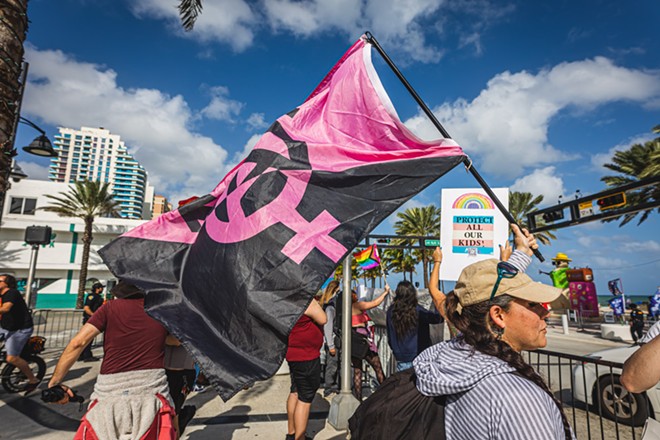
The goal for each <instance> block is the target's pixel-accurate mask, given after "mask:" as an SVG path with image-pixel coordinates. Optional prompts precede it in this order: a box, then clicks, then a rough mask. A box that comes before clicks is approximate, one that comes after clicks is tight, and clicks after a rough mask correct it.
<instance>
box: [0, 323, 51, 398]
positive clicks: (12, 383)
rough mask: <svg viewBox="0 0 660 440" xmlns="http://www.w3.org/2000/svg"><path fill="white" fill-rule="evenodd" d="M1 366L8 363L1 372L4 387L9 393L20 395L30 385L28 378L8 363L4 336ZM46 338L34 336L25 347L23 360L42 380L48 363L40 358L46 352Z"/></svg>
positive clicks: (0, 354)
mask: <svg viewBox="0 0 660 440" xmlns="http://www.w3.org/2000/svg"><path fill="white" fill-rule="evenodd" d="M0 344H2V347H1V348H0V365H2V364H3V363H6V365H5V366H4V367H3V368H2V371H1V372H0V377H1V380H0V381H1V382H2V387H3V388H4V389H5V390H6V391H7V392H8V393H18V392H21V391H23V390H24V389H25V387H26V386H27V384H28V380H27V377H25V374H23V373H22V372H21V370H19V369H18V367H16V366H15V365H12V364H10V363H7V352H6V351H5V342H4V336H2V335H0ZM45 345H46V338H44V337H42V336H32V337H31V338H30V339H29V340H28V341H27V342H26V343H25V347H23V351H22V352H21V358H23V359H25V361H26V362H27V363H28V365H29V367H30V369H31V370H32V372H33V373H34V375H35V376H36V377H37V379H39V380H42V379H43V378H44V375H45V374H46V362H45V361H44V360H43V359H42V358H41V357H40V356H39V353H41V352H42V351H44V347H45Z"/></svg>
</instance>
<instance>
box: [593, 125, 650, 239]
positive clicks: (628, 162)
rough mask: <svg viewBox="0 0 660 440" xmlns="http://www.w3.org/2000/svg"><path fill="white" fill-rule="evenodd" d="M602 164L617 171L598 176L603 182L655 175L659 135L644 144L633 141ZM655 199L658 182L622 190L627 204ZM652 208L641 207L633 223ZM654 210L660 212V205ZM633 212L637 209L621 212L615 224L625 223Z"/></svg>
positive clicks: (614, 183) (617, 182) (613, 183)
mask: <svg viewBox="0 0 660 440" xmlns="http://www.w3.org/2000/svg"><path fill="white" fill-rule="evenodd" d="M656 128H658V127H656ZM654 130H655V128H654ZM604 166H605V168H607V169H609V170H612V171H614V172H617V173H619V174H618V175H616V176H605V177H603V178H601V179H600V180H602V181H603V182H605V183H606V184H607V186H613V187H616V186H621V185H625V184H626V183H632V182H636V181H638V180H640V179H644V178H646V177H652V176H657V175H658V174H660V137H659V138H655V139H653V140H651V141H648V142H645V143H644V145H641V144H634V145H632V146H631V147H630V148H629V149H627V150H625V151H617V152H615V153H614V156H613V157H612V163H606V164H605V165H604ZM659 200H660V185H649V186H645V187H643V188H641V189H639V190H637V191H628V192H627V193H626V202H627V205H629V206H635V205H639V204H641V203H648V202H657V201H659ZM652 212H653V209H647V210H645V211H643V212H642V216H641V218H640V219H639V222H638V223H637V224H638V225H639V224H641V223H642V222H644V221H645V220H646V219H647V218H648V216H649V214H651V213H652ZM658 212H660V208H658ZM637 214H639V212H632V213H628V214H625V215H623V220H622V221H621V224H620V225H619V226H623V225H625V224H626V223H628V222H629V221H630V220H632V219H633V218H635V217H636V216H637ZM621 217H622V216H618V217H614V218H611V219H608V220H605V221H613V220H619V219H621Z"/></svg>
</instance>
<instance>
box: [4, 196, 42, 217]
mask: <svg viewBox="0 0 660 440" xmlns="http://www.w3.org/2000/svg"><path fill="white" fill-rule="evenodd" d="M36 210H37V199H29V198H26V197H25V198H24V197H12V198H11V204H10V206H9V213H10V214H23V215H34V212H35V211H36Z"/></svg>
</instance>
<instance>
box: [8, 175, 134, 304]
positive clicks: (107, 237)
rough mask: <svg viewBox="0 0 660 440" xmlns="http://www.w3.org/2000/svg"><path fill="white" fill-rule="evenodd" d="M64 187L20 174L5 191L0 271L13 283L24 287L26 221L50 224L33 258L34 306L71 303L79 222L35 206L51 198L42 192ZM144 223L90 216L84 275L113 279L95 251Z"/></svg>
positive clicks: (27, 257)
mask: <svg viewBox="0 0 660 440" xmlns="http://www.w3.org/2000/svg"><path fill="white" fill-rule="evenodd" d="M68 189H69V183H57V182H49V181H43V180H29V179H24V180H21V181H20V182H17V183H12V186H11V189H10V190H9V191H8V192H7V195H6V200H5V205H4V212H3V213H2V224H1V225H0V273H10V274H12V275H14V276H15V277H16V278H17V279H18V281H19V287H20V286H24V284H25V281H26V280H27V276H28V270H29V267H30V255H31V252H32V249H31V247H30V246H29V245H27V244H26V243H25V229H26V228H27V227H28V226H50V227H51V228H52V229H53V235H52V240H51V242H50V244H48V245H45V246H41V247H40V248H39V253H38V257H37V264H36V272H35V281H36V285H37V286H38V288H37V303H36V305H37V308H42V309H43V308H73V307H75V303H76V297H77V294H78V280H79V275H80V264H81V261H82V248H83V244H82V235H83V232H84V228H85V226H84V223H83V221H82V220H81V219H75V218H67V217H60V216H58V215H57V214H55V213H52V212H47V211H42V210H40V209H39V208H41V207H43V206H46V205H48V204H50V202H51V201H50V200H49V199H48V198H46V196H45V195H46V194H53V195H56V194H58V193H61V192H67V191H68ZM141 209H142V208H141ZM144 222H145V221H143V220H132V219H127V218H96V220H95V221H94V227H93V237H94V238H93V241H92V246H91V252H90V257H89V266H88V274H87V279H88V280H89V279H91V278H96V279H97V280H99V281H101V282H102V283H103V284H104V285H107V283H108V282H110V283H111V284H112V283H113V281H115V278H114V276H113V275H112V273H111V272H110V271H109V270H108V268H107V267H106V266H105V264H103V261H102V260H101V257H100V256H99V255H98V250H99V249H100V248H101V247H103V246H104V245H105V244H107V243H109V242H110V241H111V240H112V239H114V238H115V237H118V236H119V235H121V234H123V233H124V232H127V231H128V230H130V229H133V228H134V227H136V226H138V225H141V224H142V223H144ZM33 292H34V290H33Z"/></svg>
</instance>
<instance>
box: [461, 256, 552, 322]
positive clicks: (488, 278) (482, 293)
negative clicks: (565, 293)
mask: <svg viewBox="0 0 660 440" xmlns="http://www.w3.org/2000/svg"><path fill="white" fill-rule="evenodd" d="M497 263H499V261H498V260H495V259H491V260H482V261H479V262H477V263H474V264H471V265H469V266H468V267H466V268H465V269H463V272H461V275H460V276H459V277H458V281H457V282H456V287H454V293H455V294H456V296H457V297H458V301H459V305H460V307H459V312H460V310H462V308H463V307H467V306H471V305H472V304H477V303H480V302H482V301H488V300H489V299H490V295H491V293H492V292H493V286H495V283H496V282H497ZM504 294H507V295H511V296H513V297H515V298H520V299H524V300H527V301H533V302H538V303H549V302H552V301H554V300H556V299H557V298H558V297H559V295H561V289H557V288H556V287H552V286H549V285H547V284H543V283H538V282H536V281H533V280H532V279H531V278H530V277H529V276H527V275H525V274H524V273H523V272H519V273H518V274H516V276H514V277H513V278H502V280H501V281H500V285H499V286H498V288H497V292H496V293H495V296H500V295H504Z"/></svg>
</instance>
